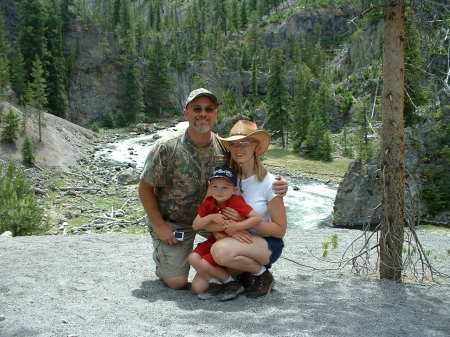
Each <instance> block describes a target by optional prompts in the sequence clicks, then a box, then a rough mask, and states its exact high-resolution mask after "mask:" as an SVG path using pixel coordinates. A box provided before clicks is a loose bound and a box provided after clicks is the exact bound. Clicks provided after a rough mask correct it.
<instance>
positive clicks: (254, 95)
mask: <svg viewBox="0 0 450 337" xmlns="http://www.w3.org/2000/svg"><path fill="white" fill-rule="evenodd" d="M257 71H258V69H257V66H256V57H255V56H254V57H253V61H252V80H251V87H250V102H251V105H252V107H253V108H254V107H255V106H256V103H257V101H258V78H257V76H258V73H257Z"/></svg>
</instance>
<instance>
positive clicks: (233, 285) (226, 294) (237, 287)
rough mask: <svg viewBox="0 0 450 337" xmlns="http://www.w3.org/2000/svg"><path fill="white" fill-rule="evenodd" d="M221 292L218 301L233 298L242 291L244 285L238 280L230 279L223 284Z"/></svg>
mask: <svg viewBox="0 0 450 337" xmlns="http://www.w3.org/2000/svg"><path fill="white" fill-rule="evenodd" d="M222 289H223V292H222V293H221V294H220V295H219V297H218V300H219V301H229V300H232V299H235V298H236V297H238V296H239V294H240V293H242V292H243V291H244V287H243V286H242V284H240V283H239V282H238V281H231V282H228V283H225V284H224V285H223V288H222Z"/></svg>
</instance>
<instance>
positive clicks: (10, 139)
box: [1, 110, 19, 143]
mask: <svg viewBox="0 0 450 337" xmlns="http://www.w3.org/2000/svg"><path fill="white" fill-rule="evenodd" d="M3 124H4V126H3V129H2V133H1V139H2V141H3V142H5V143H14V141H15V140H16V139H17V132H18V131H19V117H17V115H16V114H15V113H14V112H13V111H12V110H9V111H8V113H7V114H6V115H5V116H4V117H3Z"/></svg>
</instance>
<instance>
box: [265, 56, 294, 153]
mask: <svg viewBox="0 0 450 337" xmlns="http://www.w3.org/2000/svg"><path fill="white" fill-rule="evenodd" d="M283 70H284V56H283V52H282V50H281V49H275V50H274V52H273V58H272V63H271V66H270V77H269V80H268V83H267V108H268V117H269V119H268V127H269V129H271V130H272V131H275V132H276V133H278V134H279V135H280V136H281V139H282V145H283V147H286V145H287V133H288V126H289V124H290V119H289V112H288V105H289V99H290V95H289V92H288V88H287V86H286V79H285V77H284V74H283Z"/></svg>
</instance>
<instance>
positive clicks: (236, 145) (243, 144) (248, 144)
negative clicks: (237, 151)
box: [230, 140, 253, 147]
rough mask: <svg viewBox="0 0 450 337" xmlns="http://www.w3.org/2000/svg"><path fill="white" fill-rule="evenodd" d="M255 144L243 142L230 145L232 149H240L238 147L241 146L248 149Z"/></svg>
mask: <svg viewBox="0 0 450 337" xmlns="http://www.w3.org/2000/svg"><path fill="white" fill-rule="evenodd" d="M252 144H253V142H251V141H249V140H248V141H242V142H230V145H231V147H238V146H240V147H247V146H250V145H252Z"/></svg>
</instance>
